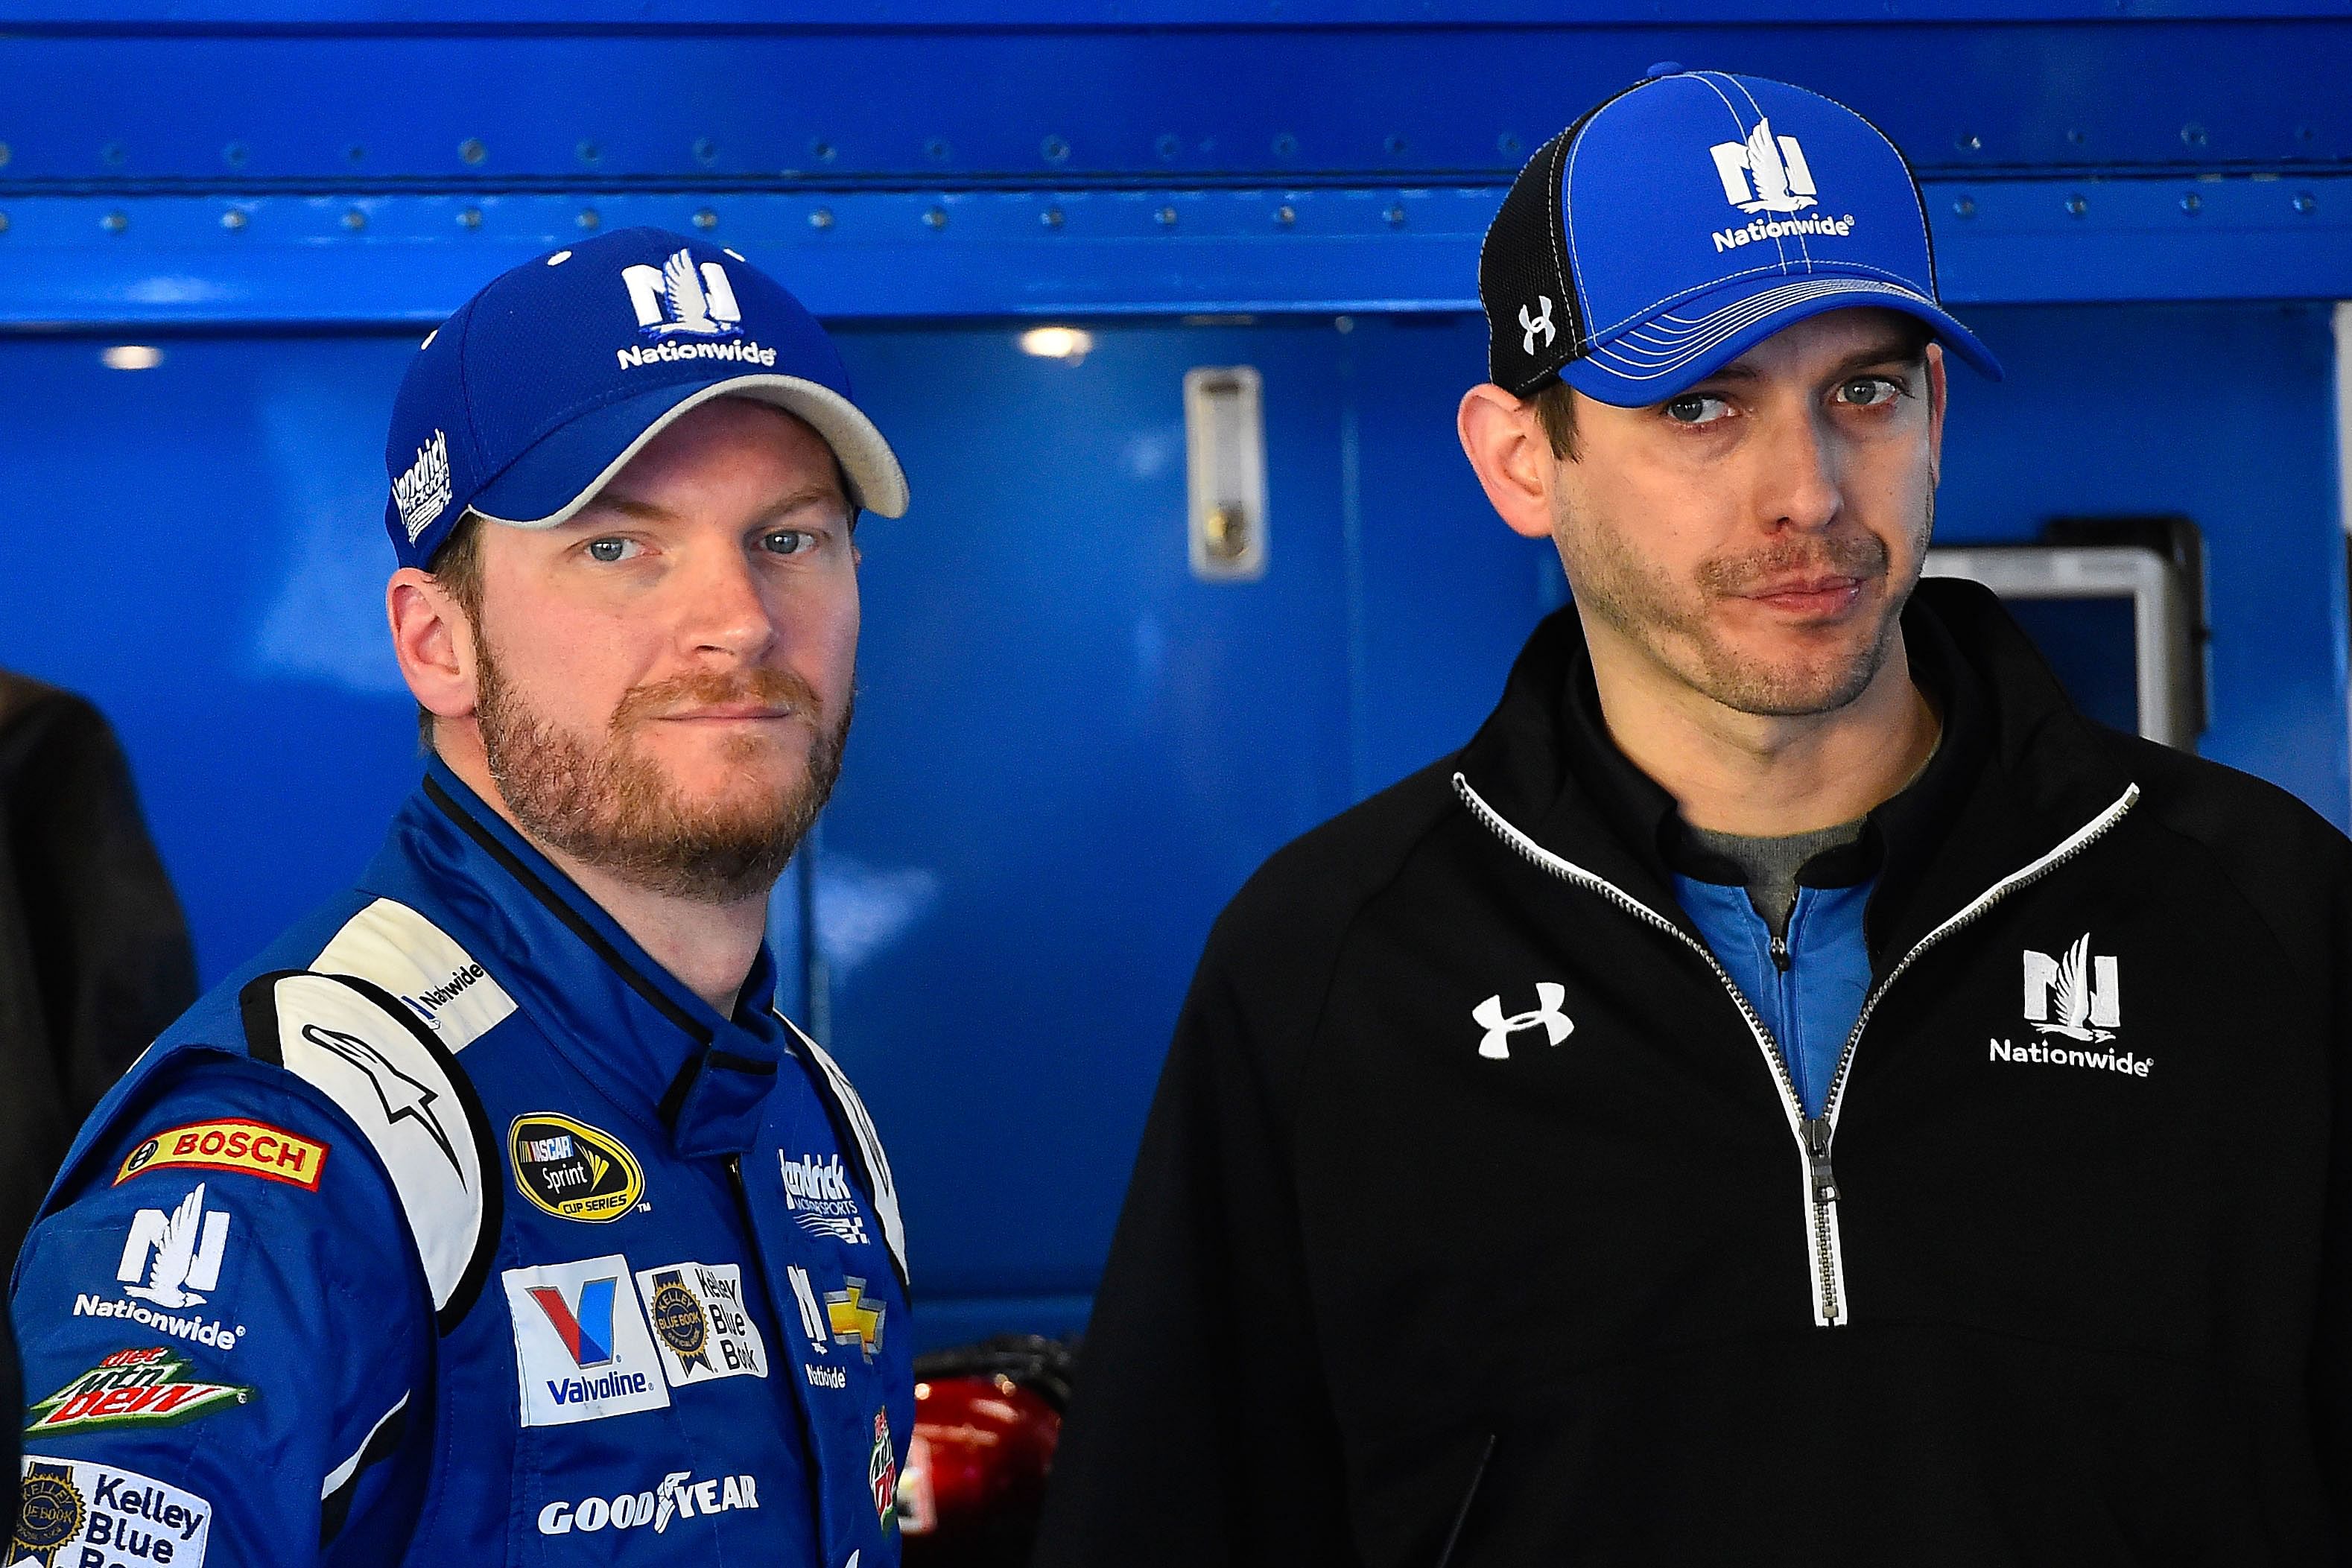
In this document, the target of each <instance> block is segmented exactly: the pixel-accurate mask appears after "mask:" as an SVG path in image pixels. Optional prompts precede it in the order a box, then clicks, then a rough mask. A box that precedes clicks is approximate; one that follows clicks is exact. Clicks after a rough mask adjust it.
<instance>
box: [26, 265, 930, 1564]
mask: <svg viewBox="0 0 2352 1568" xmlns="http://www.w3.org/2000/svg"><path fill="white" fill-rule="evenodd" d="M386 456H387V464H386V465H387V470H388V472H389V474H390V476H391V482H392V483H391V497H390V501H389V504H388V505H387V507H386V509H385V523H386V527H387V528H388V529H389V531H390V534H391V537H392V542H393V546H394V552H395V554H396V555H397V557H398V560H399V566H398V570H395V571H394V573H393V574H392V579H391V582H390V584H389V587H388V590H387V594H386V604H387V610H388V613H389V616H390V620H391V626H392V633H393V644H394V653H395V654H396V655H397V657H398V659H399V662H400V667H401V671H402V673H403V674H404V675H405V677H406V678H407V681H408V684H409V686H410V689H411V690H412V691H413V692H414V693H415V696H416V699H417V702H418V704H419V706H420V709H421V722H422V725H423V729H424V736H425V743H426V747H427V749H428V752H429V756H428V758H427V760H426V763H425V771H424V778H423V779H422V781H421V783H420V785H419V787H418V789H417V792H416V794H415V796H414V797H412V799H411V800H409V801H408V803H407V804H406V805H405V806H404V807H403V808H402V810H401V811H400V812H399V814H398V815H397V816H396V817H395V818H394V822H393V825H392V831H391V833H390V836H389V838H388V839H387V841H386V842H385V845H384V847H383V851H382V852H381V853H380V854H379V855H378V856H377V857H376V859H375V861H374V862H373V864H371V865H370V866H369V867H368V869H367V871H366V872H365V873H364V874H363V875H362V877H361V878H360V881H359V883H358V885H357V886H356V887H355V888H354V889H353V890H352V892H351V893H350V894H346V895H345V896H343V897H341V898H339V899H337V900H336V901H334V903H333V904H331V905H330V906H329V907H328V908H326V909H324V910H322V911H320V913H319V914H318V915H314V916H312V917H310V919H308V920H305V921H304V922H302V923H301V924H300V925H298V926H296V927H295V928H294V929H293V930H292V931H290V932H289V933H288V934H287V936H284V937H283V938H281V939H280V940H279V941H278V943H276V944H275V945H274V946H272V947H271V948H270V949H269V950H268V951H267V952H266V953H264V954H263V955H262V956H260V957H258V958H257V959H255V960H254V961H253V962H252V963H250V964H248V965H247V966H246V967H244V968H243V969H241V970H239V971H238V972H237V973H236V975H234V976H232V977H230V978H229V979H228V980H226V982H224V984H223V985H222V986H221V987H220V988H217V989H216V990H215V991H214V992H213V993H212V994H211V995H210V996H208V997H206V998H204V999H203V1000H202V1001H200V1002H199V1003H198V1004H197V1005H196V1007H195V1008H194V1009H193V1010H191V1011H190V1012H189V1013H188V1014H187V1015H185V1016H184V1018H183V1019H180V1021H179V1022H178V1023H176V1024H174V1025H173V1027H172V1028H171V1029H170V1030H167V1031H165V1033H164V1034H163V1037H162V1038H161V1039H160V1040H158V1041H157V1042H156V1044H155V1045H154V1047H153V1048H152V1049H151V1050H150V1051H148V1053H147V1055H146V1056H145V1057H144V1058H143V1059H142V1061H141V1062H140V1064H139V1065H138V1067H136V1068H135V1069H134V1070H133V1071H132V1072H131V1075H130V1076H129V1077H127V1078H126V1079H125V1080H124V1081H123V1082H122V1083H121V1086H120V1087H118V1088H117V1089H116V1091H115V1092H113V1093H112V1094H110V1096H109V1097H108V1098H107V1100H106V1101H105V1102H104V1103H102V1104H101V1105H100V1107H99V1109H98V1110H97V1112H96V1113H94V1114H93V1115H92V1117H91V1118H90V1121H89V1124H87V1126H86V1127H85V1128H84V1129H83V1132H82V1134H81V1137H80V1139H79V1142H78V1143H77V1145H76V1146H75V1148H74V1150H73V1152H72V1154H71V1155H69V1156H68V1160H67V1164H66V1166H65V1169H64V1171H63V1173H62V1174H61V1175H60V1176H59V1177H58V1183H57V1186H55V1188H54V1189H53V1190H52V1191H51V1193H50V1195H49V1197H48V1199H47V1204H46V1205H45V1207H44V1209H43V1212H42V1216H41V1218H40V1220H39V1221H38V1223H37V1226H36V1228H35V1230H34V1233H33V1236H32V1239H31V1240H30V1241H29V1242H28V1243H27V1245H26V1250H25V1253H24V1256H23V1258H22V1260H21V1261H20V1263H19V1265H18V1269H17V1274H16V1282H15V1287H14V1293H13V1298H12V1309H13V1312H14V1315H15V1319H16V1323H17V1324H18V1332H19V1333H20V1335H21V1336H22V1341H23V1345H24V1364H25V1375H26V1385H27V1389H28V1398H29V1399H30V1400H31V1401H32V1404H31V1406H30V1415H29V1421H28V1427H27V1435H26V1444H25V1447H26V1459H25V1477H26V1479H25V1482H24V1489H23V1502H22V1505H21V1508H20V1511H19V1513H18V1517H17V1521H16V1529H15V1535H14V1540H13V1542H12V1544H11V1546H10V1549H9V1552H8V1554H7V1557H6V1561H7V1562H8V1563H19V1562H22V1561H25V1560H26V1559H27V1558H30V1559H31V1560H33V1561H37V1562H39V1563H44V1564H51V1565H54V1564H57V1563H100V1562H107V1563H112V1562H116V1561H118V1560H121V1561H131V1560H134V1559H136V1560H140V1561H152V1562H156V1563H162V1562H166V1561H168V1562H170V1563H173V1564H174V1568H199V1565H201V1564H202V1563H203V1562H204V1561H205V1559H206V1557H207V1556H208V1555H209V1556H210V1557H212V1558H213V1559H214V1560H215V1562H218V1563H272V1564H294V1563H334V1564H345V1563H350V1564H362V1563H365V1564H377V1563H434V1564H454V1563H468V1564H471V1563H523V1562H529V1563H541V1562H545V1561H551V1560H553V1559H555V1558H557V1557H561V1558H562V1560H564V1561H576V1562H583V1563H587V1562H619V1561H623V1560H625V1561H628V1562H631V1563H672V1562H675V1563H712V1562H722V1561H731V1562H761V1563H788V1564H793V1565H796V1568H797V1565H803V1564H805V1565H810V1568H819V1565H821V1568H841V1565H842V1564H844V1563H855V1564H858V1565H859V1568H885V1565H887V1564H889V1563H895V1562H897V1561H898V1533H897V1531H896V1529H895V1518H896V1502H897V1498H896V1486H897V1477H898V1469H899V1465H900V1463H901V1461H902V1459H903V1458H904V1454H905V1444H906V1442H907V1439H908V1435H909V1432H910V1429H911V1427H912V1422H913V1408H912V1403H913V1385H912V1379H911V1376H910V1375H909V1371H908V1354H909V1350H910V1346H909V1343H908V1333H907V1326H906V1312H907V1295H906V1272H905V1269H906V1265H905V1258H904V1247H903V1238H902V1235H901V1231H900V1227H899V1221H898V1202H897V1197H896V1193H895V1190H894V1188H893V1186H892V1185H891V1179H890V1172H889V1167H888V1165H887V1162H886V1161H885V1159H884V1156H883V1154H882V1150H881V1148H880V1146H879V1144H878V1143H877V1140H876V1138H875V1135H874V1129H873V1126H872V1124H871V1123H870V1121H869V1120H868V1119H867V1116H866V1111H865V1109H864V1107H863V1106H862V1105H861V1104H860V1103H859V1102H858V1099H857V1096H856V1093H855V1092H854V1091H852V1090H851V1088H850V1086H849V1084H848V1082H847V1081H846V1080H845V1078H844V1077H843V1076H842V1074H841V1072H840V1070H839V1069H838V1068H837V1067H836V1066H835V1064H834V1062H833V1061H831V1059H830V1058H828V1057H827V1056H826V1054H825V1053H824V1051H823V1050H822V1049H821V1048H820V1047H819V1046H818V1045H817V1043H816V1042H815V1041H814V1040H811V1039H810V1038H809V1037H808V1036H807V1035H805V1034H803V1032H801V1031H800V1030H799V1029H797V1028H796V1027H795V1026H794V1025H793V1024H792V1023H791V1022H790V1021H789V1020H787V1019H784V1018H783V1017H782V1015H781V1014H780V1013H779V1012H777V1011H776V1010H775V1009H774V1008H773V1006H772V1002H771V1000H770V998H771V995H772V991H773V989H774V984H775V968H774V961H773V959H772V957H771V956H770V955H769V953H768V951H767V949H766V947H765V946H764V943H763V938H764V929H765V914H766V908H767V901H768V894H769V892H770V889H771V887H772V884H773V883H774V882H775V880H776V877H777V875H778V873H780V872H781V871H782V868H783V866H784V864H785V862H786V861H787V860H788V859H789V858H790V856H791V854H792V852H793V847H794V845H795V844H796V843H797V842H798V841H799V840H800V837H801V835H802V834H803V831H805V830H806V829H807V827H808V825H809V823H810V822H811V821H813V820H814V817H815V815H816V813H817V811H818V810H819V809H820V808H821V807H822V806H823V805H824V800H825V796H826V793H827V791H828V790H829V789H831V788H832V785H833V782H834V779H835V774H836V772H837V771H838V769H839V767H840V762H841V754H842V745H843V740H844V737H845V733H846V731H847V729H848V725H849V714H850V700H851V689H852V684H853V674H854V667H855V663H856V643H857V624H858V599H857V574H856V563H857V550H856V544H855V542H854V538H853V530H854V528H855V526H856V518H857V516H858V514H859V512H860V511H861V510H871V511H876V512H879V513H881V514H883V515H884V516H886V517H897V516H898V515H900V514H901V513H902V512H904V510H905V509H906V506H907V486H906V481H905V478H904V476H902V474H901V473H900V471H899V467H898V460H897V458H896V457H895V456H894V455H892V453H891V451H890V448H889V446H888V444H887V443H886V442H885V441H884V440H883V438H882V436H881V434H880V433H879V432H878V431H877V430H876V429H875V427H874V425H873V423H871V421H870V420H868V419H867V418H866V415H865V414H864V413H861V412H860V411H859V410H858V408H857V407H856V404H855V403H854V402H852V401H851V398H850V392H849V385H848V381H847V377H846V375H845V372H844V370H843V367H842V363H841V360H840V357H839V355H838V354H837V353H836V352H835V350H834V348H833V346H832V344H831V343H830V342H829V341H828V340H826V338H825V335H824V331H823V330H822V329H820V328H819V327H818V325H817V324H816V322H815V321H814V319H812V318H810V316H809V315H808V313H807V312H806V311H805V310H804V309H803V308H802V307H801V306H800V304H799V302H798V301H796V300H794V299H793V297H792V296H791V295H790V294H789V293H787V292H786V291H785V290H784V289H783V288H782V287H780V286H778V285H777V284H776V283H775V282H774V281H773V280H772V279H770V278H768V277H765V276H764V275H763V274H761V272H760V271H759V270H758V269H756V268H755V267H752V266H751V265H750V264H749V263H748V262H746V261H745V260H744V258H743V257H741V256H739V255H737V254H736V253H734V252H732V251H722V250H719V249H717V248H715V247H712V246H706V245H703V244H700V243H698V242H695V241H692V240H688V239H686V238H683V237H681V236H678V235H670V234H666V233H662V232H659V231H656V230H652V229H633V230H627V231H624V232H621V233H616V234H613V235H605V236H603V237H601V238H598V239H595V240H592V241H589V242H587V243H586V244H583V245H581V246H578V247H576V248H574V249H571V250H562V251H558V252H555V253H554V254H552V255H550V256H541V257H538V258H536V259H534V260H532V261H530V262H529V263H526V264H525V265H524V266H522V267H517V268H516V269H514V270H513V271H511V272H509V273H508V274H506V275H505V276H503V277H499V278H498V279H496V280H494V281H493V282H492V283H490V284H489V285H488V287H486V288H484V289H483V290H482V291H481V292H480V293H479V294H478V295H477V296H475V298H473V299H472V300H470V301H469V302H468V303H467V305H466V306H465V307H464V308H462V309H460V310H459V311H458V312H457V315H455V316H454V317H452V318H451V319H449V320H448V321H447V322H446V323H444V324H443V325H442V326H441V328H440V329H437V330H436V332H434V333H433V334H431V335H430V336H428V337H427V338H426V339H425V342H424V345H423V346H422V348H421V350H420V351H419V352H418V354H417V356H416V358H415V362H414V363H413V364H412V366H411V367H410V369H409V371H408V374H407V377H406V379H405V381H404V382H403V384H402V387H401V391H400V394H399V397H398V400H397V402H396V403H395V405H394V413H393V423H392V433H391V436H390V439H389V442H388V444H387V453H386ZM556 1538H562V1539H560V1540H559V1539H556Z"/></svg>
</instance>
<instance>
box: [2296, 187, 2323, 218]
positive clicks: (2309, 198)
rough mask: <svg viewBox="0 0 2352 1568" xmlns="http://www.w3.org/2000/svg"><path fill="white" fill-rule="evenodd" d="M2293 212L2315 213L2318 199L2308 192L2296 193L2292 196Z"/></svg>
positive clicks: (2317, 207) (2317, 208)
mask: <svg viewBox="0 0 2352 1568" xmlns="http://www.w3.org/2000/svg"><path fill="white" fill-rule="evenodd" d="M2294 210H2295V211H2296V212H2298V213H2315V212H2317V211H2318V210H2319V198H2318V197H2317V196H2315V195H2313V194H2312V193H2310V192H2309V191H2297V192H2296V193H2295V195H2294Z"/></svg>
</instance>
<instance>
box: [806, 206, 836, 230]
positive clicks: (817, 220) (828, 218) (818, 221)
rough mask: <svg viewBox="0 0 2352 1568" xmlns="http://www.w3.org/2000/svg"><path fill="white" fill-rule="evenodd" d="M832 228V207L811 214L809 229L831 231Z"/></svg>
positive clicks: (819, 209) (821, 208) (820, 208)
mask: <svg viewBox="0 0 2352 1568" xmlns="http://www.w3.org/2000/svg"><path fill="white" fill-rule="evenodd" d="M832 226H833V209H832V208H831V207H819V208H817V209H816V210H815V211H814V212H813V213H811V214H809V227H811V228H813V229H829V228H831V227H832Z"/></svg>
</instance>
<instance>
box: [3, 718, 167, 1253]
mask: <svg viewBox="0 0 2352 1568" xmlns="http://www.w3.org/2000/svg"><path fill="white" fill-rule="evenodd" d="M195 996H196V966H195V956H194V953H193V952H192V951H191V950H190V948H189V945H188V929H187V925H186V923H185V922H184V920H183V919H182V918H181V915H180V902H179V900H178V899H177V898H176V897H174V896H173V893H172V884H171V882H170V880H169V879H168V878H166V877H165V875H164V874H163V862H161V861H159V860H158V859H157V858H156V855H155V846H154V845H153V843H152V842H151V841H149V839H148V837H147V828H146V824H145V822H144V821H142V819H141V817H140V813H139V799H138V795H137V794H136V792H135V791H134V790H133V789H132V788H131V769H130V768H129V766H128V765H127V764H126V763H125V762H124V760H123V756H122V748H121V747H120V746H118V745H116V744H115V739H114V734H113V731H112V730H111V729H110V728H109V727H108V726H107V722H106V720H105V718H104V717H102V716H100V714H99V712H98V710H97V709H96V708H94V707H92V706H89V704H88V703H86V702H84V701H83V700H82V699H81V698H79V697H78V696H75V695H72V694H71V693H68V692H61V691H58V690H57V689H56V688H54V687H51V686H45V685H41V684H39V683H38V682H36V681H28V680H25V679H24V678H22V677H21V676H16V675H10V674H5V673H0V1076H5V1081H6V1082H7V1084H8V1093H7V1094H6V1095H5V1097H0V1257H5V1258H10V1259H13V1258H14V1257H15V1256H16V1248H17V1245H18V1243H19V1242H21V1241H22V1240H23V1239H24V1236H25V1231H26V1227H28V1226H29V1225H31V1223H32V1220H33V1215H34V1212H35V1210H36V1209H37V1207H39V1205H40V1201H41V1197H42V1195H43V1194H44V1193H45V1192H47V1190H48V1185H49V1179H50V1177H51V1176H54V1175H55V1174H56V1173H57V1168H58V1161H60V1160H61V1159H63V1158H64V1157H65V1152H66V1147H67V1145H68V1144H70V1143H71V1142H72V1141H73V1135H74V1131H75V1129H76V1128H78V1127H79V1126H80V1125H81V1124H82V1120H83V1118H85V1117H87V1116H88V1115H89V1113H90V1110H91V1108H92V1107H94V1106H95V1105H96V1104H97V1103H98V1102H99V1101H100V1098H101V1097H103V1096H104V1095H105V1093H106V1092H107V1090H108V1089H110V1088H111V1087H112V1086H113V1084H114V1081H115V1080H116V1079H117V1078H119V1077H121V1075H122V1071H123V1070H124V1069H125V1068H127V1067H129V1066H130V1065H131V1061H133V1060H134V1059H135V1058H136V1057H137V1056H138V1055H139V1053H140V1052H141V1051H143V1050H145V1049H146V1047H147V1043H148V1041H150V1040H153V1039H154V1038H155V1036H156V1035H157V1034H159V1033H161V1032H162V1031H163V1028H164V1027H165V1026H166V1025H167V1024H169V1023H170V1022H171V1021H172V1020H173V1019H175V1018H177V1017H178V1016H179V1015H180V1014H181V1013H182V1012H184V1011H185V1010H186V1009H187V1007H188V1005H189V1004H190V1003H191V1002H193V1001H194V1000H195Z"/></svg>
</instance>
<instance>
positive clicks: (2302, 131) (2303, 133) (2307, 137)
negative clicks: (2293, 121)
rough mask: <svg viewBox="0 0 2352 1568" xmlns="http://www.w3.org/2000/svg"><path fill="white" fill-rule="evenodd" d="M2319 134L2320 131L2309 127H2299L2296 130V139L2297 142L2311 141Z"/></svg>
mask: <svg viewBox="0 0 2352 1568" xmlns="http://www.w3.org/2000/svg"><path fill="white" fill-rule="evenodd" d="M2318 134H2319V132H2318V131H2314V130H2313V129H2312V128H2311V127H2310V126H2308V125H2298V126H2296V127H2295V128H2294V139H2295V140H2296V141H2311V140H2312V139H2313V138H2314V137H2315V136H2317V135H2318Z"/></svg>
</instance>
